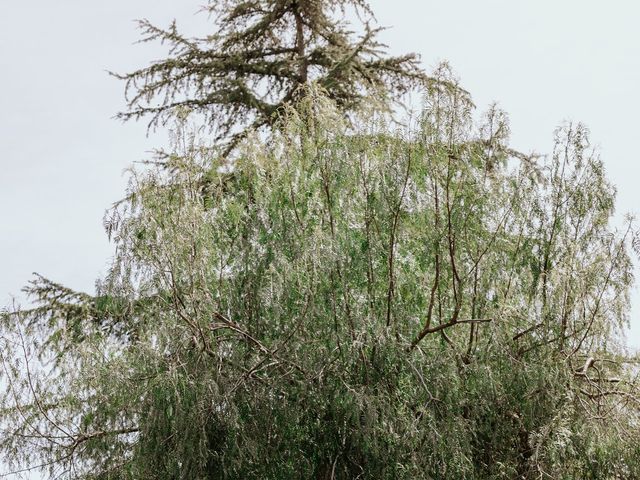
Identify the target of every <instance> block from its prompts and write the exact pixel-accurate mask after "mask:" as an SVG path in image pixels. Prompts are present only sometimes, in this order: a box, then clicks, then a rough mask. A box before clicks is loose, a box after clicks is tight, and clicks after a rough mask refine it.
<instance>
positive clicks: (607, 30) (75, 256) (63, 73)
mask: <svg viewBox="0 0 640 480" xmlns="http://www.w3.org/2000/svg"><path fill="white" fill-rule="evenodd" d="M370 3H371V6H372V8H373V10H374V12H375V13H376V15H377V18H378V21H379V23H380V24H381V25H384V26H389V27H392V28H391V29H390V30H388V31H386V32H384V33H383V35H382V39H383V40H384V41H385V42H386V43H388V44H389V45H390V47H391V52H392V53H405V52H409V51H415V52H417V53H419V54H421V56H422V61H423V63H424V65H425V67H427V68H430V67H433V66H435V65H436V64H437V63H438V62H439V61H441V60H448V61H449V62H450V63H451V65H452V67H453V68H454V70H455V71H456V72H457V73H458V74H459V76H460V77H461V80H462V83H463V85H464V86H465V87H466V88H467V89H468V90H469V91H470V92H471V93H472V95H473V96H474V99H475V101H476V104H477V105H478V107H479V108H480V109H484V108H486V107H487V106H488V105H489V103H491V102H493V101H497V102H498V103H499V105H500V106H501V107H502V108H503V109H505V110H506V111H507V112H508V113H509V114H510V117H511V126H512V131H513V144H514V146H515V147H516V148H518V149H520V150H524V151H529V150H536V151H538V152H542V153H544V152H549V151H550V148H551V138H552V131H553V129H554V128H555V127H556V126H557V125H558V124H559V123H560V122H562V121H563V120H565V119H570V120H577V121H582V122H584V123H585V124H587V125H588V126H589V127H590V129H591V132H592V140H593V142H594V143H596V144H597V145H599V146H600V150H601V154H602V157H603V159H604V162H605V165H606V169H607V171H608V175H609V178H610V179H611V180H612V181H613V182H614V183H615V184H616V185H617V187H618V191H619V195H618V212H619V214H620V216H621V214H622V213H624V212H636V213H639V212H640V193H639V191H640V163H639V162H638V152H637V144H636V140H637V138H638V136H639V134H638V127H639V124H638V114H639V113H640V92H639V91H638V86H639V85H640V34H639V33H638V32H639V30H638V26H637V22H638V18H640V2H636V1H632V0H612V1H609V2H603V1H601V0H598V1H596V0H535V1H534V0H526V1H525V0H520V1H517V0H484V1H479V0H447V1H442V0H440V1H437V2H432V1H427V0H394V1H390V0H371V2H370ZM198 5H199V3H198V2H197V1H191V0H186V1H185V0H182V1H180V2H178V1H175V0H174V1H171V0H111V1H108V2H104V1H101V2H95V1H87V0H56V1H45V0H31V1H28V2H27V1H19V0H1V1H0V72H1V73H2V76H1V77H0V146H1V153H0V172H1V173H0V218H1V220H2V223H1V226H0V305H6V304H7V303H8V302H9V301H10V294H15V295H18V298H20V296H19V290H20V288H21V287H22V286H23V285H24V284H25V283H26V282H27V281H28V280H29V278H31V272H33V271H37V272H39V273H42V274H43V275H45V276H47V277H49V278H51V279H53V280H56V281H59V282H61V283H63V284H66V285H69V286H71V287H73V288H76V289H81V290H88V291H92V289H93V284H94V280H95V279H96V278H97V277H98V276H99V275H100V274H101V273H103V272H104V270H105V266H106V264H107V262H108V260H109V258H110V255H111V253H112V246H111V245H110V244H109V243H108V242H107V239H106V236H105V234H104V232H103V229H102V216H103V212H104V210H105V208H106V207H108V206H109V205H110V203H111V202H113V201H114V200H117V199H118V198H120V197H121V196H122V193H123V190H124V186H125V183H126V181H125V177H124V176H123V174H122V172H123V170H124V169H125V168H126V167H127V166H129V165H130V164H131V163H132V162H134V161H137V160H141V159H144V158H148V155H147V154H146V153H145V152H147V151H149V150H151V149H152V148H154V147H157V146H159V145H162V144H163V139H164V135H163V134H162V133H158V134H154V135H151V136H150V137H149V138H146V137H145V127H144V125H142V124H134V123H128V124H124V125H123V124H121V123H120V122H118V121H116V120H113V119H112V118H111V117H112V116H113V115H114V114H115V113H116V112H117V111H118V110H119V109H121V108H122V107H123V95H122V94H123V91H122V84H121V83H120V82H118V81H117V80H115V79H114V78H111V77H109V76H108V75H107V73H106V70H108V69H110V70H115V71H120V72H126V71H129V70H131V69H133V68H136V67H140V66H144V65H146V64H147V63H148V61H149V60H152V59H154V58H161V57H162V55H163V52H164V50H163V49H162V48H160V47H158V46H151V45H145V46H140V45H132V44H133V42H134V41H135V40H137V39H138V34H137V31H136V30H135V28H134V23H133V21H132V20H133V19H135V18H142V17H147V18H149V19H150V20H152V21H153V22H156V23H158V24H160V25H167V24H168V22H169V21H170V20H171V19H172V18H174V17H175V18H177V19H178V22H179V25H182V28H183V30H184V31H186V32H189V31H194V32H198V31H202V30H201V28H202V26H203V25H204V24H206V18H205V17H203V16H194V13H195V12H196V11H197V9H198ZM633 317H634V320H633V321H632V322H633V324H634V328H633V329H632V331H631V333H630V334H629V340H630V342H631V343H632V344H634V345H636V346H640V298H639V295H638V292H637V291H636V292H635V293H634V308H633Z"/></svg>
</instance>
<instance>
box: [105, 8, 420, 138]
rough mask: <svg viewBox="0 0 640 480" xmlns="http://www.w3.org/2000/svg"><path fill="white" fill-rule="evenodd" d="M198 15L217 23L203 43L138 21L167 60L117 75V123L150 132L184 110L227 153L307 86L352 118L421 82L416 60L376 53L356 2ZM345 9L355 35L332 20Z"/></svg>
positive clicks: (366, 17)
mask: <svg viewBox="0 0 640 480" xmlns="http://www.w3.org/2000/svg"><path fill="white" fill-rule="evenodd" d="M204 10H205V11H206V12H208V13H209V14H211V16H212V17H211V18H212V19H213V22H214V25H215V31H214V32H213V33H212V34H211V35H208V36H206V37H205V38H189V37H186V36H184V35H183V34H182V33H180V32H179V30H178V28H177V26H176V24H175V22H174V23H173V24H172V25H171V26H170V27H169V28H168V29H162V28H159V27H157V26H155V25H153V24H151V23H150V22H149V21H147V20H143V21H141V22H140V27H141V29H142V31H143V34H144V35H145V37H144V39H143V41H161V42H163V43H167V44H168V45H169V46H170V56H169V57H168V58H167V59H164V60H160V61H157V62H155V63H153V64H151V65H150V66H148V67H144V68H141V69H139V70H136V71H134V72H131V73H128V74H121V75H117V76H118V77H119V78H121V79H123V80H125V81H126V87H127V91H130V92H131V96H130V97H129V103H128V107H129V110H127V111H125V112H123V113H121V114H120V118H123V119H130V118H133V119H138V118H141V117H145V116H149V117H150V125H151V126H155V125H157V124H159V123H164V122H166V121H167V120H169V119H171V118H172V117H173V116H174V115H175V113H176V109H177V108H188V109H191V110H194V111H196V112H199V113H202V114H203V115H204V116H205V118H206V121H207V122H208V123H209V124H210V125H211V126H215V127H216V128H217V132H218V137H217V140H222V139H224V140H225V141H228V142H229V143H228V146H229V147H232V146H234V145H235V144H236V143H237V141H238V140H239V139H240V138H242V136H243V135H245V134H246V132H247V130H246V129H247V128H251V129H258V128H261V127H265V126H266V127H271V126H272V125H273V124H274V122H276V120H277V118H278V112H280V111H283V107H284V106H285V105H286V104H287V103H291V102H293V101H295V99H296V97H297V94H298V92H299V91H300V87H301V86H303V85H305V84H307V83H308V82H309V81H315V82H317V83H318V84H319V85H321V86H322V87H323V89H324V91H325V93H326V95H327V96H328V97H329V98H330V99H332V100H333V101H334V102H335V104H336V106H337V107H338V108H339V109H340V110H342V111H343V112H350V111H353V110H354V109H356V108H357V107H360V106H362V102H363V101H364V100H365V99H368V101H369V102H370V101H371V100H372V94H375V95H376V97H377V98H378V100H383V99H384V98H386V99H387V100H388V101H391V100H394V99H398V98H399V97H400V96H401V95H402V94H403V93H406V92H407V91H408V90H409V89H410V88H412V87H414V86H416V85H417V84H420V83H424V82H425V81H427V80H428V77H427V76H426V75H425V74H424V73H423V72H422V70H420V69H419V68H418V64H417V56H416V55H415V54H408V55H404V56H401V57H389V56H386V55H385V54H384V50H385V47H384V45H382V44H381V43H380V42H378V41H377V40H376V35H377V33H378V32H379V31H380V28H377V27H371V26H370V25H371V22H373V20H374V19H373V15H372V13H371V11H370V9H369V7H368V5H367V2H365V1H364V0H250V1H238V0H225V1H215V2H214V1H211V2H209V4H208V6H207V7H205V9H204ZM347 12H351V13H353V14H354V16H355V17H357V18H358V19H360V20H361V25H360V30H362V32H361V35H360V36H356V35H355V34H354V33H353V32H352V31H350V30H349V26H348V24H347V23H346V22H344V21H343V20H340V18H339V17H340V16H344V15H345V13H347Z"/></svg>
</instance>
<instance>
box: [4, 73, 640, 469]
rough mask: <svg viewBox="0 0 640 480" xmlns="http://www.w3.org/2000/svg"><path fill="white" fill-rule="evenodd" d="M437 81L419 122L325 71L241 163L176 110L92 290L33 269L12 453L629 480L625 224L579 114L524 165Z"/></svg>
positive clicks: (110, 461)
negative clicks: (337, 85) (351, 114)
mask: <svg viewBox="0 0 640 480" xmlns="http://www.w3.org/2000/svg"><path fill="white" fill-rule="evenodd" d="M435 78H436V79H437V80H438V81H437V82H434V84H433V85H432V86H431V87H430V88H429V90H428V91H427V92H426V94H425V107H424V111H423V113H422V114H421V116H420V117H419V118H417V119H414V120H413V121H412V125H413V126H412V127H407V128H404V129H397V128H396V129H394V128H392V127H391V126H390V125H389V124H388V123H387V120H386V117H385V115H384V114H382V113H380V112H373V113H370V114H369V116H366V115H362V116H360V117H359V118H358V119H357V122H353V123H348V122H346V121H345V119H344V116H343V114H342V113H341V111H340V109H339V108H337V107H336V105H335V103H334V102H333V101H332V100H331V99H329V98H327V96H326V95H325V93H324V91H322V90H321V89H319V88H317V87H314V86H312V87H310V88H308V89H307V91H306V95H305V97H304V99H301V100H300V102H299V103H298V105H297V107H296V108H293V107H288V108H287V111H286V114H285V115H283V116H282V118H281V120H280V122H281V123H280V125H279V127H280V128H278V129H277V130H276V131H275V133H274V136H273V138H271V139H270V140H269V141H268V142H263V141H261V140H260V139H259V138H255V137H252V138H248V139H247V140H245V141H244V142H243V143H242V144H241V145H240V147H239V150H238V158H237V160H236V161H235V162H234V163H233V164H232V165H229V164H228V163H226V162H225V161H224V160H223V158H221V157H218V156H216V155H215V149H212V148H209V146H206V145H202V144H201V143H200V140H199V138H198V135H197V133H196V132H194V131H193V130H191V129H190V128H189V127H188V125H187V123H186V122H183V123H179V124H178V125H177V127H176V129H175V132H174V133H175V138H174V148H175V150H174V151H173V152H172V155H171V156H170V157H169V163H168V164H167V165H165V166H164V167H163V168H157V169H156V168H153V167H152V168H149V169H148V170H144V171H133V172H132V175H131V183H130V187H129V196H128V199H129V200H128V201H127V202H122V203H120V204H119V205H117V206H116V208H114V210H113V211H112V212H111V213H110V215H109V216H108V218H107V221H106V226H107V230H108V232H109V234H110V235H111V236H112V239H113V240H114V242H115V244H116V252H117V254H116V256H115V258H114V261H113V264H112V266H111V270H110V272H109V274H108V275H107V276H106V278H105V279H103V280H102V281H101V282H100V283H99V285H98V291H97V294H96V296H95V297H91V296H88V295H84V294H77V293H75V292H71V291H69V290H68V289H65V288H64V287H62V286H60V285H56V284H54V283H51V282H46V281H45V280H43V279H39V280H37V281H36V283H34V284H33V285H32V287H31V289H30V291H31V292H32V293H33V294H34V295H36V298H37V300H38V301H39V302H40V306H39V307H38V308H37V309H35V310H31V311H15V312H14V311H12V312H7V313H6V314H5V315H3V317H2V318H3V320H2V321H3V323H2V344H1V355H2V361H3V365H4V373H3V375H4V381H5V382H7V384H8V385H9V387H10V388H9V389H8V390H7V392H6V394H5V395H4V396H3V397H2V402H3V410H2V415H3V416H2V418H3V420H2V421H3V423H4V424H5V425H6V426H7V428H10V432H11V435H7V436H5V437H4V438H3V439H2V440H0V451H2V453H3V454H4V455H5V458H7V459H8V460H10V461H12V462H14V463H16V464H19V463H21V462H23V463H24V464H27V465H35V464H37V463H38V462H41V463H42V464H43V465H45V467H46V468H48V471H49V472H50V473H51V475H52V476H54V475H61V476H62V477H63V478H87V479H89V478H95V479H98V478H99V479H112V478H113V479H115V478H119V479H122V478H131V479H139V478H150V479H151V478H157V479H169V478H171V479H174V478H175V479H178V478H184V479H199V478H201V479H204V478H227V479H265V478H268V479H283V478H301V479H304V478H317V479H332V478H336V479H338V478H339V479H351V478H371V479H402V478H406V479H444V480H446V479H452V480H453V479H460V478H465V479H501V478H508V479H513V478H527V479H528V478H530V479H534V478H536V479H537V478H567V479H569V478H598V479H614V478H616V479H618V478H627V479H631V478H638V476H639V475H640V461H639V458H638V455H639V453H640V451H639V449H638V445H639V443H638V440H640V438H639V437H640V435H639V433H640V432H639V430H638V420H639V415H638V413H639V410H638V406H639V405H638V397H637V394H638V392H637V385H636V384H635V383H634V376H633V369H632V368H630V366H631V365H632V359H629V358H627V357H625V356H624V355H623V353H624V352H623V350H622V349H621V348H620V347H619V346H618V345H617V340H616V338H617V333H618V332H619V331H620V328H621V327H623V326H624V325H625V323H626V321H627V318H626V315H627V313H626V312H627V311H628V310H627V307H628V305H627V303H628V291H629V286H630V284H631V282H632V275H631V272H632V270H631V268H632V267H631V263H630V259H629V257H628V254H627V249H628V247H629V245H630V243H631V236H632V233H631V230H630V227H629V229H627V230H624V231H621V232H617V231H615V230H613V229H612V228H611V226H610V225H609V219H610V218H611V215H612V213H613V206H614V189H613V187H612V186H611V185H610V184H609V183H608V181H607V180H606V178H605V176H604V172H603V167H602V162H601V161H600V160H599V158H598V157H597V155H596V154H595V153H594V152H593V151H592V150H591V149H590V148H589V143H588V135H587V131H586V129H585V127H583V126H582V125H573V124H568V125H565V126H563V127H562V128H560V129H558V131H557V132H556V134H555V138H556V148H555V150H554V152H553V154H552V155H550V156H549V157H548V158H544V159H542V158H536V157H535V156H526V155H522V154H519V153H518V152H515V151H513V150H511V149H510V148H509V146H508V123H507V119H506V116H505V114H504V113H503V112H501V111H499V110H497V109H496V108H492V109H491V110H490V111H489V112H488V113H487V114H486V115H485V116H484V117H483V119H482V120H481V121H479V122H474V121H473V117H472V114H473V109H472V106H471V103H470V100H469V99H468V98H467V96H466V95H465V94H464V92H463V91H462V90H461V89H459V88H455V81H454V79H452V77H451V75H450V73H449V72H448V70H447V69H446V67H442V68H441V69H439V70H438V71H437V72H436V74H435ZM354 125H357V126H354ZM51 360H55V363H54V364H51V363H48V362H50V361H51ZM52 365H53V366H52Z"/></svg>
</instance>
